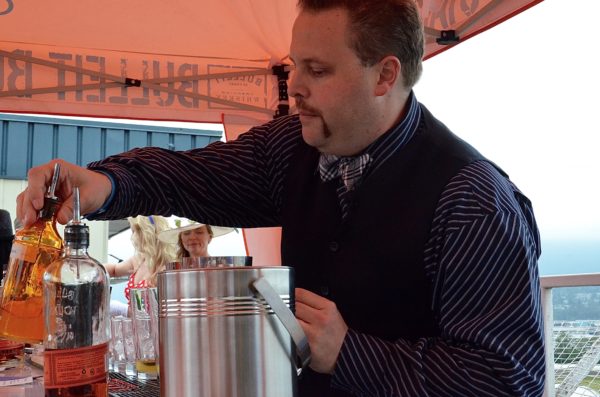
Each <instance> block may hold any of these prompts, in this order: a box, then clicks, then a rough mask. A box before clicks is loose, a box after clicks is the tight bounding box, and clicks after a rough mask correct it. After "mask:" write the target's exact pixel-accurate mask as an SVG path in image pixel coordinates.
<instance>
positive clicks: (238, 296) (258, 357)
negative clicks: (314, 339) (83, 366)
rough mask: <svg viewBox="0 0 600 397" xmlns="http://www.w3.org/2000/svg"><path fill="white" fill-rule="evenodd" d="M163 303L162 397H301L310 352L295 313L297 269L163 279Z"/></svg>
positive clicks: (176, 274) (207, 271)
mask: <svg viewBox="0 0 600 397" xmlns="http://www.w3.org/2000/svg"><path fill="white" fill-rule="evenodd" d="M158 295H159V312H158V317H159V332H160V334H159V339H160V342H159V350H160V354H159V357H160V367H159V368H160V390H161V396H163V397H192V396H193V397H215V396H218V397H287V396H290V397H292V396H296V395H297V376H298V368H299V367H302V366H303V365H306V364H308V362H309V360H310V349H309V347H308V342H307V340H306V336H305V335H304V332H303V331H302V328H301V327H300V325H299V324H298V322H297V321H296V319H295V317H294V315H293V313H292V311H291V310H290V308H292V310H293V307H294V274H293V269H292V268H289V267H284V266H275V267H229V268H204V269H189V270H169V271H164V272H161V273H159V274H158Z"/></svg>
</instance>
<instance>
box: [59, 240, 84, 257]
mask: <svg viewBox="0 0 600 397" xmlns="http://www.w3.org/2000/svg"><path fill="white" fill-rule="evenodd" d="M64 252H65V256H89V254H88V247H82V246H80V245H77V244H69V243H68V242H67V243H66V244H65V248H64Z"/></svg>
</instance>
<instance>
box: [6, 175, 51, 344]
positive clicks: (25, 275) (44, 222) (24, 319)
mask: <svg viewBox="0 0 600 397" xmlns="http://www.w3.org/2000/svg"><path fill="white" fill-rule="evenodd" d="M59 173H60V165H58V164H56V165H55V166H54V175H53V177H52V183H51V184H50V187H49V188H48V192H47V193H46V196H45V198H44V207H43V208H42V210H41V211H40V213H39V217H38V219H37V220H36V222H35V223H34V224H33V225H31V226H30V227H27V228H21V229H19V230H17V231H16V233H15V238H14V240H13V245H12V248H11V253H10V258H9V261H8V271H7V274H6V278H5V282H4V289H3V291H2V298H1V301H0V337H2V338H7V339H12V340H16V341H22V342H29V343H41V342H42V340H43V339H44V312H43V310H44V301H43V290H42V277H43V275H44V271H45V270H46V268H47V267H48V266H49V265H50V264H51V263H52V262H54V261H55V260H56V259H58V257H59V256H60V254H61V251H62V247H63V240H62V238H61V237H60V235H59V234H58V231H57V230H56V212H57V210H58V207H59V206H60V201H59V200H58V198H57V197H56V196H55V195H54V191H55V189H56V184H57V182H58V177H59Z"/></svg>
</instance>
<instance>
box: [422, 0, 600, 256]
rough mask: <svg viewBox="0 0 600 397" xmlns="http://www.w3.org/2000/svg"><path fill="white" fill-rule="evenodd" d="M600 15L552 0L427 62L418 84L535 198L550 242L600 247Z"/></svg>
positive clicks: (590, 5) (436, 109)
mask: <svg viewBox="0 0 600 397" xmlns="http://www.w3.org/2000/svg"><path fill="white" fill-rule="evenodd" d="M599 17H600V1H598V0H570V1H567V0H545V1H543V2H542V3H540V4H538V5H536V6H534V7H532V8H530V9H529V10H526V11H525V12H523V13H521V14H519V15H517V16H515V17H513V18H511V19H509V20H508V21H506V22H504V23H502V24H500V25H498V26H496V27H494V28H492V29H490V30H488V31H486V32H483V33H481V34H479V35H477V36H475V37H473V38H471V39H469V40H466V41H465V42H463V43H461V44H459V45H457V46H455V47H454V48H451V49H449V50H448V51H445V52H444V53H442V54H439V55H437V56H435V57H433V58H431V59H429V60H427V61H425V62H424V72H423V76H422V78H421V81H420V82H419V83H418V84H417V86H416V87H415V93H416V95H417V98H418V99H419V101H420V102H422V103H423V104H424V105H425V106H426V107H428V108H429V110H431V111H432V113H433V114H434V115H435V116H436V117H437V118H439V119H440V120H441V121H442V122H444V123H445V124H446V125H447V126H448V127H450V129H451V130H453V131H454V132H455V133H456V134H457V135H459V136H460V137H462V138H463V139H465V140H467V141H468V142H469V143H471V144H472V145H473V146H475V147H476V148H477V149H479V151H480V152H482V153H483V154H484V155H485V156H486V157H488V158H489V159H490V160H492V161H494V162H496V163H497V164H499V165H500V166H501V168H503V169H504V171H506V172H507V173H508V174H509V175H510V177H511V179H512V180H513V181H514V182H515V183H516V184H517V185H518V186H519V188H520V189H521V190H522V191H523V192H524V193H525V194H526V195H527V196H528V197H529V198H530V199H531V200H532V202H533V206H534V211H535V213H536V217H537V221H538V224H539V227H540V230H541V234H542V238H545V239H547V240H553V239H577V240H581V239H586V240H596V241H598V243H599V244H600V206H599V205H598V203H600V155H599V153H598V151H599V148H600V127H599V124H598V121H597V119H598V115H599V113H600V107H599V105H600V99H599V95H600V77H599V76H600V57H599V55H598V54H597V52H598V50H597V49H598V37H599V31H598V18H599ZM599 265H600V260H599Z"/></svg>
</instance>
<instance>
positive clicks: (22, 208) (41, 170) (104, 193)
mask: <svg viewBox="0 0 600 397" xmlns="http://www.w3.org/2000/svg"><path fill="white" fill-rule="evenodd" d="M55 163H59V164H60V178H59V180H58V186H57V188H56V191H55V194H56V196H57V197H58V198H59V199H60V200H61V201H62V202H63V204H62V205H61V207H60V209H59V211H58V214H57V220H58V222H59V223H62V224H65V223H67V222H68V221H69V219H71V218H72V217H73V198H72V194H73V187H75V186H77V187H79V194H80V200H81V213H82V214H87V213H90V212H93V211H96V210H97V209H99V208H100V207H102V204H104V202H105V201H106V199H107V198H108V196H109V195H110V192H111V188H112V186H111V183H110V180H109V179H108V177H107V176H106V175H104V174H101V173H98V172H94V171H90V170H88V169H86V168H82V167H79V166H78V165H75V164H71V163H68V162H66V161H63V160H52V161H50V162H49V163H46V164H44V165H40V166H39V167H34V168H32V169H30V170H29V172H28V173H27V188H26V189H25V190H24V191H23V192H21V194H19V195H18V196H17V218H18V219H20V220H21V222H22V223H23V226H25V227H27V226H29V225H31V224H32V223H33V222H35V220H36V219H37V216H38V212H39V210H40V209H42V207H43V206H44V195H45V194H46V190H47V189H48V186H49V185H50V182H52V174H53V172H54V164H55Z"/></svg>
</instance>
